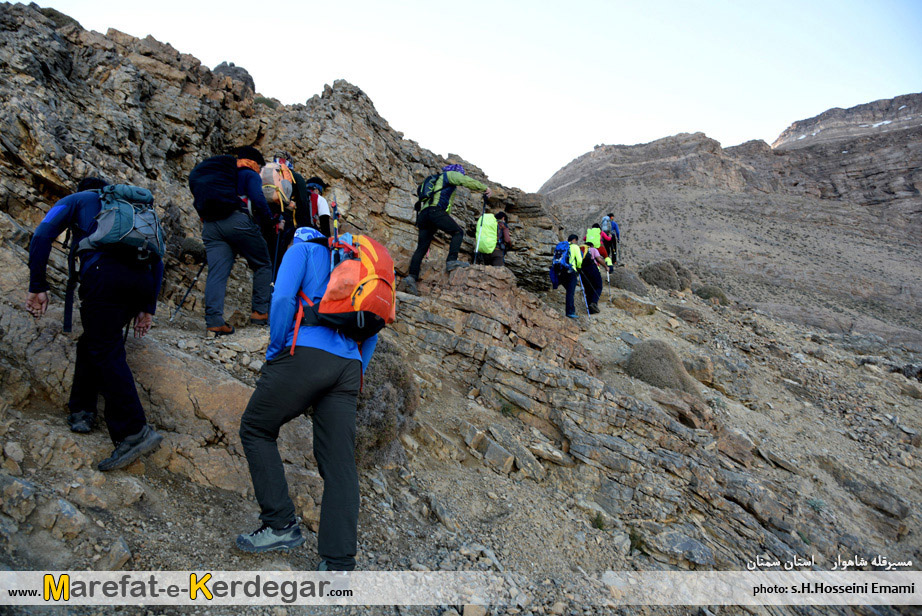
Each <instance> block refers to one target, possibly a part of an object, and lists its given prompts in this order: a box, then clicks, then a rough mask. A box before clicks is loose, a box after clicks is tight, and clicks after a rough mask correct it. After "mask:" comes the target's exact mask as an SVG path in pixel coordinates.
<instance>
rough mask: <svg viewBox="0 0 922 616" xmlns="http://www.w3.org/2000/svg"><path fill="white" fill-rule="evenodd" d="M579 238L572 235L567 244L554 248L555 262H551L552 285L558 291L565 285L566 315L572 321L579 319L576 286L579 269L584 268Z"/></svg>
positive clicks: (560, 244) (562, 243)
mask: <svg viewBox="0 0 922 616" xmlns="http://www.w3.org/2000/svg"><path fill="white" fill-rule="evenodd" d="M577 242H579V236H578V235H576V234H575V233H573V234H571V235H570V236H569V237H568V238H567V241H566V242H560V243H558V244H557V245H556V246H555V247H554V260H553V261H552V262H551V269H550V276H551V285H552V287H553V288H554V289H556V288H557V287H558V286H559V285H563V286H564V289H566V292H567V298H566V306H565V313H566V315H567V316H568V317H570V318H571V319H576V318H579V317H578V316H577V314H576V306H575V304H574V296H575V295H576V285H577V283H578V282H579V269H580V268H581V267H582V264H583V263H582V262H583V256H582V252H580V249H579V245H578V244H577Z"/></svg>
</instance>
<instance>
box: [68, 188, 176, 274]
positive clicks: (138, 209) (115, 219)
mask: <svg viewBox="0 0 922 616" xmlns="http://www.w3.org/2000/svg"><path fill="white" fill-rule="evenodd" d="M96 192H98V193H99V200H100V202H101V207H100V209H99V214H97V215H96V230H95V231H93V233H91V234H90V235H88V236H87V237H85V238H83V239H82V240H80V243H79V244H78V245H77V252H82V251H84V250H113V251H118V252H119V254H123V255H124V256H125V258H126V259H130V258H134V259H137V260H138V261H141V262H150V261H159V260H160V259H162V258H163V255H164V254H165V253H166V243H165V242H164V239H163V228H162V227H161V226H160V218H159V217H158V216H157V211H156V210H155V209H154V196H153V195H152V194H151V192H150V191H149V190H147V189H146V188H138V187H137V186H129V185H127V184H115V185H110V186H106V187H104V188H101V189H100V190H98V191H96Z"/></svg>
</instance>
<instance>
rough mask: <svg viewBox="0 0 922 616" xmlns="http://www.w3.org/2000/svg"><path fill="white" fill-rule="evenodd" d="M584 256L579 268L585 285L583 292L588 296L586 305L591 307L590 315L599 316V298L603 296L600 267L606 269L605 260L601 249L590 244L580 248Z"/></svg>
mask: <svg viewBox="0 0 922 616" xmlns="http://www.w3.org/2000/svg"><path fill="white" fill-rule="evenodd" d="M579 250H580V253H581V255H582V264H581V266H580V268H579V275H580V279H581V280H582V283H583V291H584V292H585V294H586V303H587V304H588V307H589V314H598V313H599V312H601V311H600V310H599V297H601V296H602V273H601V271H600V270H599V268H600V267H602V268H604V267H605V260H604V259H603V258H602V254H601V253H600V252H599V249H598V248H596V247H595V246H593V245H592V244H590V243H586V244H585V245H584V246H580V248H579Z"/></svg>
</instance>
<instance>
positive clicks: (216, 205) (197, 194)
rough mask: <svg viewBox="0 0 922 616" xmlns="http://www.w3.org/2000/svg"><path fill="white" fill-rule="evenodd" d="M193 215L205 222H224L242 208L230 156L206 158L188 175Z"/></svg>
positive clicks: (235, 160) (232, 160)
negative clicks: (193, 209)
mask: <svg viewBox="0 0 922 616" xmlns="http://www.w3.org/2000/svg"><path fill="white" fill-rule="evenodd" d="M189 189H190V190H191V191H192V198H193V202H192V205H193V206H194V207H195V211H196V212H198V215H199V217H200V218H201V219H202V220H203V221H205V222H214V221H216V220H224V219H225V218H227V217H228V216H230V215H231V214H233V213H234V212H236V211H238V210H241V209H243V208H244V207H245V204H244V201H243V199H241V198H240V196H239V195H238V194H237V159H236V158H235V157H233V156H212V157H211V158H206V159H205V160H203V161H202V162H200V163H199V164H197V165H196V166H195V168H194V169H192V172H191V173H189Z"/></svg>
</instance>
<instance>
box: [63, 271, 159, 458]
mask: <svg viewBox="0 0 922 616" xmlns="http://www.w3.org/2000/svg"><path fill="white" fill-rule="evenodd" d="M154 278H155V276H154V271H153V268H152V267H149V266H141V265H134V264H132V265H127V264H125V263H123V262H120V261H119V260H117V259H116V258H115V257H112V256H110V255H102V256H100V257H99V258H97V259H96V261H95V262H93V263H92V264H91V265H90V266H89V267H87V268H84V269H83V270H82V271H81V272H80V319H81V322H82V324H83V333H82V334H80V338H79V340H77V360H76V363H75V364H74V382H73V385H71V390H70V400H69V401H68V403H67V406H68V408H69V409H70V412H71V413H76V412H79V411H90V412H93V413H95V412H96V403H97V401H98V398H99V394H102V396H103V398H104V399H105V401H106V406H105V419H106V426H107V427H108V428H109V436H110V437H111V438H112V442H113V443H118V442H119V441H123V440H125V437H128V436H131V435H132V434H137V433H138V432H140V431H141V429H142V428H144V425H145V424H146V423H147V419H146V418H145V416H144V409H143V408H142V407H141V400H140V399H138V390H137V388H136V387H135V384H134V375H132V374H131V369H130V368H129V367H128V361H127V359H126V356H125V338H124V333H123V332H124V329H125V326H126V325H128V323H129V322H130V321H131V319H132V318H134V317H135V316H137V314H138V313H139V312H141V310H143V309H144V307H146V306H148V305H149V304H150V303H151V301H152V299H153V298H155V297H156V294H157V281H156V280H155V279H154Z"/></svg>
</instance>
